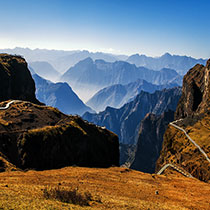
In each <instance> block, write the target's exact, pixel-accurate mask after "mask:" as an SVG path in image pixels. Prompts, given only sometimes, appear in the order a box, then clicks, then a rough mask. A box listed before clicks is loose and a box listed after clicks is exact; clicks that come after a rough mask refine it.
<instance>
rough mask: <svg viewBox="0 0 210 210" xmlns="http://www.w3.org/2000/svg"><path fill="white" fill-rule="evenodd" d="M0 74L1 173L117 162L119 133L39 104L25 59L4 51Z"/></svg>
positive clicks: (92, 165)
mask: <svg viewBox="0 0 210 210" xmlns="http://www.w3.org/2000/svg"><path fill="white" fill-rule="evenodd" d="M0 75H1V77H0V85H1V91H0V96H1V101H2V102H1V103H0V107H1V108H0V171H4V170H9V169H11V170H12V169H15V168H16V167H17V168H21V169H27V168H33V169H38V170H43V169H51V168H60V167H65V166H69V165H78V166H91V167H108V166H111V165H119V142H118V137H117V135H115V134H114V133H112V132H110V131H108V130H106V129H104V128H100V127H98V126H95V125H93V124H90V123H87V122H85V121H83V120H82V119H81V118H80V117H77V116H75V117H73V116H69V115H65V114H63V113H62V112H60V111H59V110H58V109H55V108H52V107H47V106H44V105H40V102H39V101H38V100H37V99H36V97H35V84H34V81H33V79H32V77H31V74H30V72H29V70H28V68H27V63H26V62H25V60H24V59H23V58H22V57H20V56H10V55H7V54H1V55H0ZM9 99H18V100H13V101H10V100H9ZM32 102H33V103H32ZM35 103H37V104H35Z"/></svg>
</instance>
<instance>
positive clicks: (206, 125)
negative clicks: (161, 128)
mask: <svg viewBox="0 0 210 210" xmlns="http://www.w3.org/2000/svg"><path fill="white" fill-rule="evenodd" d="M209 71H210V60H208V61H207V64H206V66H203V65H199V64H197V65H196V66H195V67H193V68H192V69H190V70H189V72H188V73H187V74H186V75H185V76H184V80H183V88H182V96H181V98H180V101H179V103H178V106H177V109H176V113H175V117H176V119H181V118H183V119H182V120H181V121H178V122H176V123H175V124H176V125H178V126H179V127H181V128H183V129H185V131H186V132H187V134H188V135H189V136H190V137H191V138H192V139H193V140H194V141H195V142H196V143H197V144H198V145H199V146H200V147H201V148H202V149H203V150H204V152H205V153H206V154H207V156H208V158H210V94H209V93H210V82H209V80H210V75H209ZM170 162H172V163H175V164H176V165H178V166H180V167H181V168H183V169H185V170H186V171H188V172H189V173H191V174H192V175H193V176H194V177H196V178H198V179H200V180H202V181H206V182H210V163H209V162H208V161H207V160H206V158H205V156H204V155H203V154H202V153H201V152H200V151H199V149H198V148H197V147H196V146H195V145H194V144H193V143H192V142H190V141H189V139H188V138H187V137H186V135H185V134H184V132H182V131H180V130H179V129H177V128H174V127H173V126H172V125H169V127H168V129H167V130H166V132H165V135H164V141H163V146H162V151H161V154H160V157H159V159H158V161H157V167H156V171H158V170H159V169H160V168H161V167H162V166H164V165H165V164H166V163H170Z"/></svg>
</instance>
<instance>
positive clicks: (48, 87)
mask: <svg viewBox="0 0 210 210" xmlns="http://www.w3.org/2000/svg"><path fill="white" fill-rule="evenodd" d="M32 76H33V79H34V81H35V84H36V97H37V98H38V99H39V100H40V101H41V102H43V103H45V104H46V105H48V106H53V107H55V108H58V109H59V110H61V111H62V112H64V113H65V114H78V115H82V114H84V113H85V112H87V111H88V112H93V111H92V110H91V108H89V107H88V106H86V105H85V104H84V103H83V102H82V101H81V100H80V99H79V97H78V96H77V95H76V94H75V93H74V91H73V90H72V89H71V87H70V86H69V85H68V84H67V83H63V82H58V83H53V82H51V81H49V80H45V79H43V78H42V77H40V76H39V75H37V74H33V75H32Z"/></svg>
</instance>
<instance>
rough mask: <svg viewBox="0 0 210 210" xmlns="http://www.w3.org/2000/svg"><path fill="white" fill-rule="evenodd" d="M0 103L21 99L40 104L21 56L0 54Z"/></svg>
mask: <svg viewBox="0 0 210 210" xmlns="http://www.w3.org/2000/svg"><path fill="white" fill-rule="evenodd" d="M0 90H1V91H0V101H6V100H9V99H19V100H25V101H31V102H33V103H37V104H40V102H39V101H38V100H37V99H36V97H35V84H34V81H33V79H32V77H31V74H30V72H29V70H28V67H27V63H26V61H25V60H24V59H23V58H22V57H20V56H12V55H8V54H0Z"/></svg>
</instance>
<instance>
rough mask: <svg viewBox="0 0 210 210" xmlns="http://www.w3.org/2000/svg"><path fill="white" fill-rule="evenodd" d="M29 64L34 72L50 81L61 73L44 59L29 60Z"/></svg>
mask: <svg viewBox="0 0 210 210" xmlns="http://www.w3.org/2000/svg"><path fill="white" fill-rule="evenodd" d="M29 66H30V67H31V68H32V69H33V71H34V73H36V74H38V75H40V76H41V77H43V78H45V79H48V80H51V81H57V80H58V79H59V78H60V76H61V74H60V73H59V72H57V71H56V70H55V69H54V68H53V66H52V65H51V64H50V63H48V62H46V61H36V62H31V63H29Z"/></svg>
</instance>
